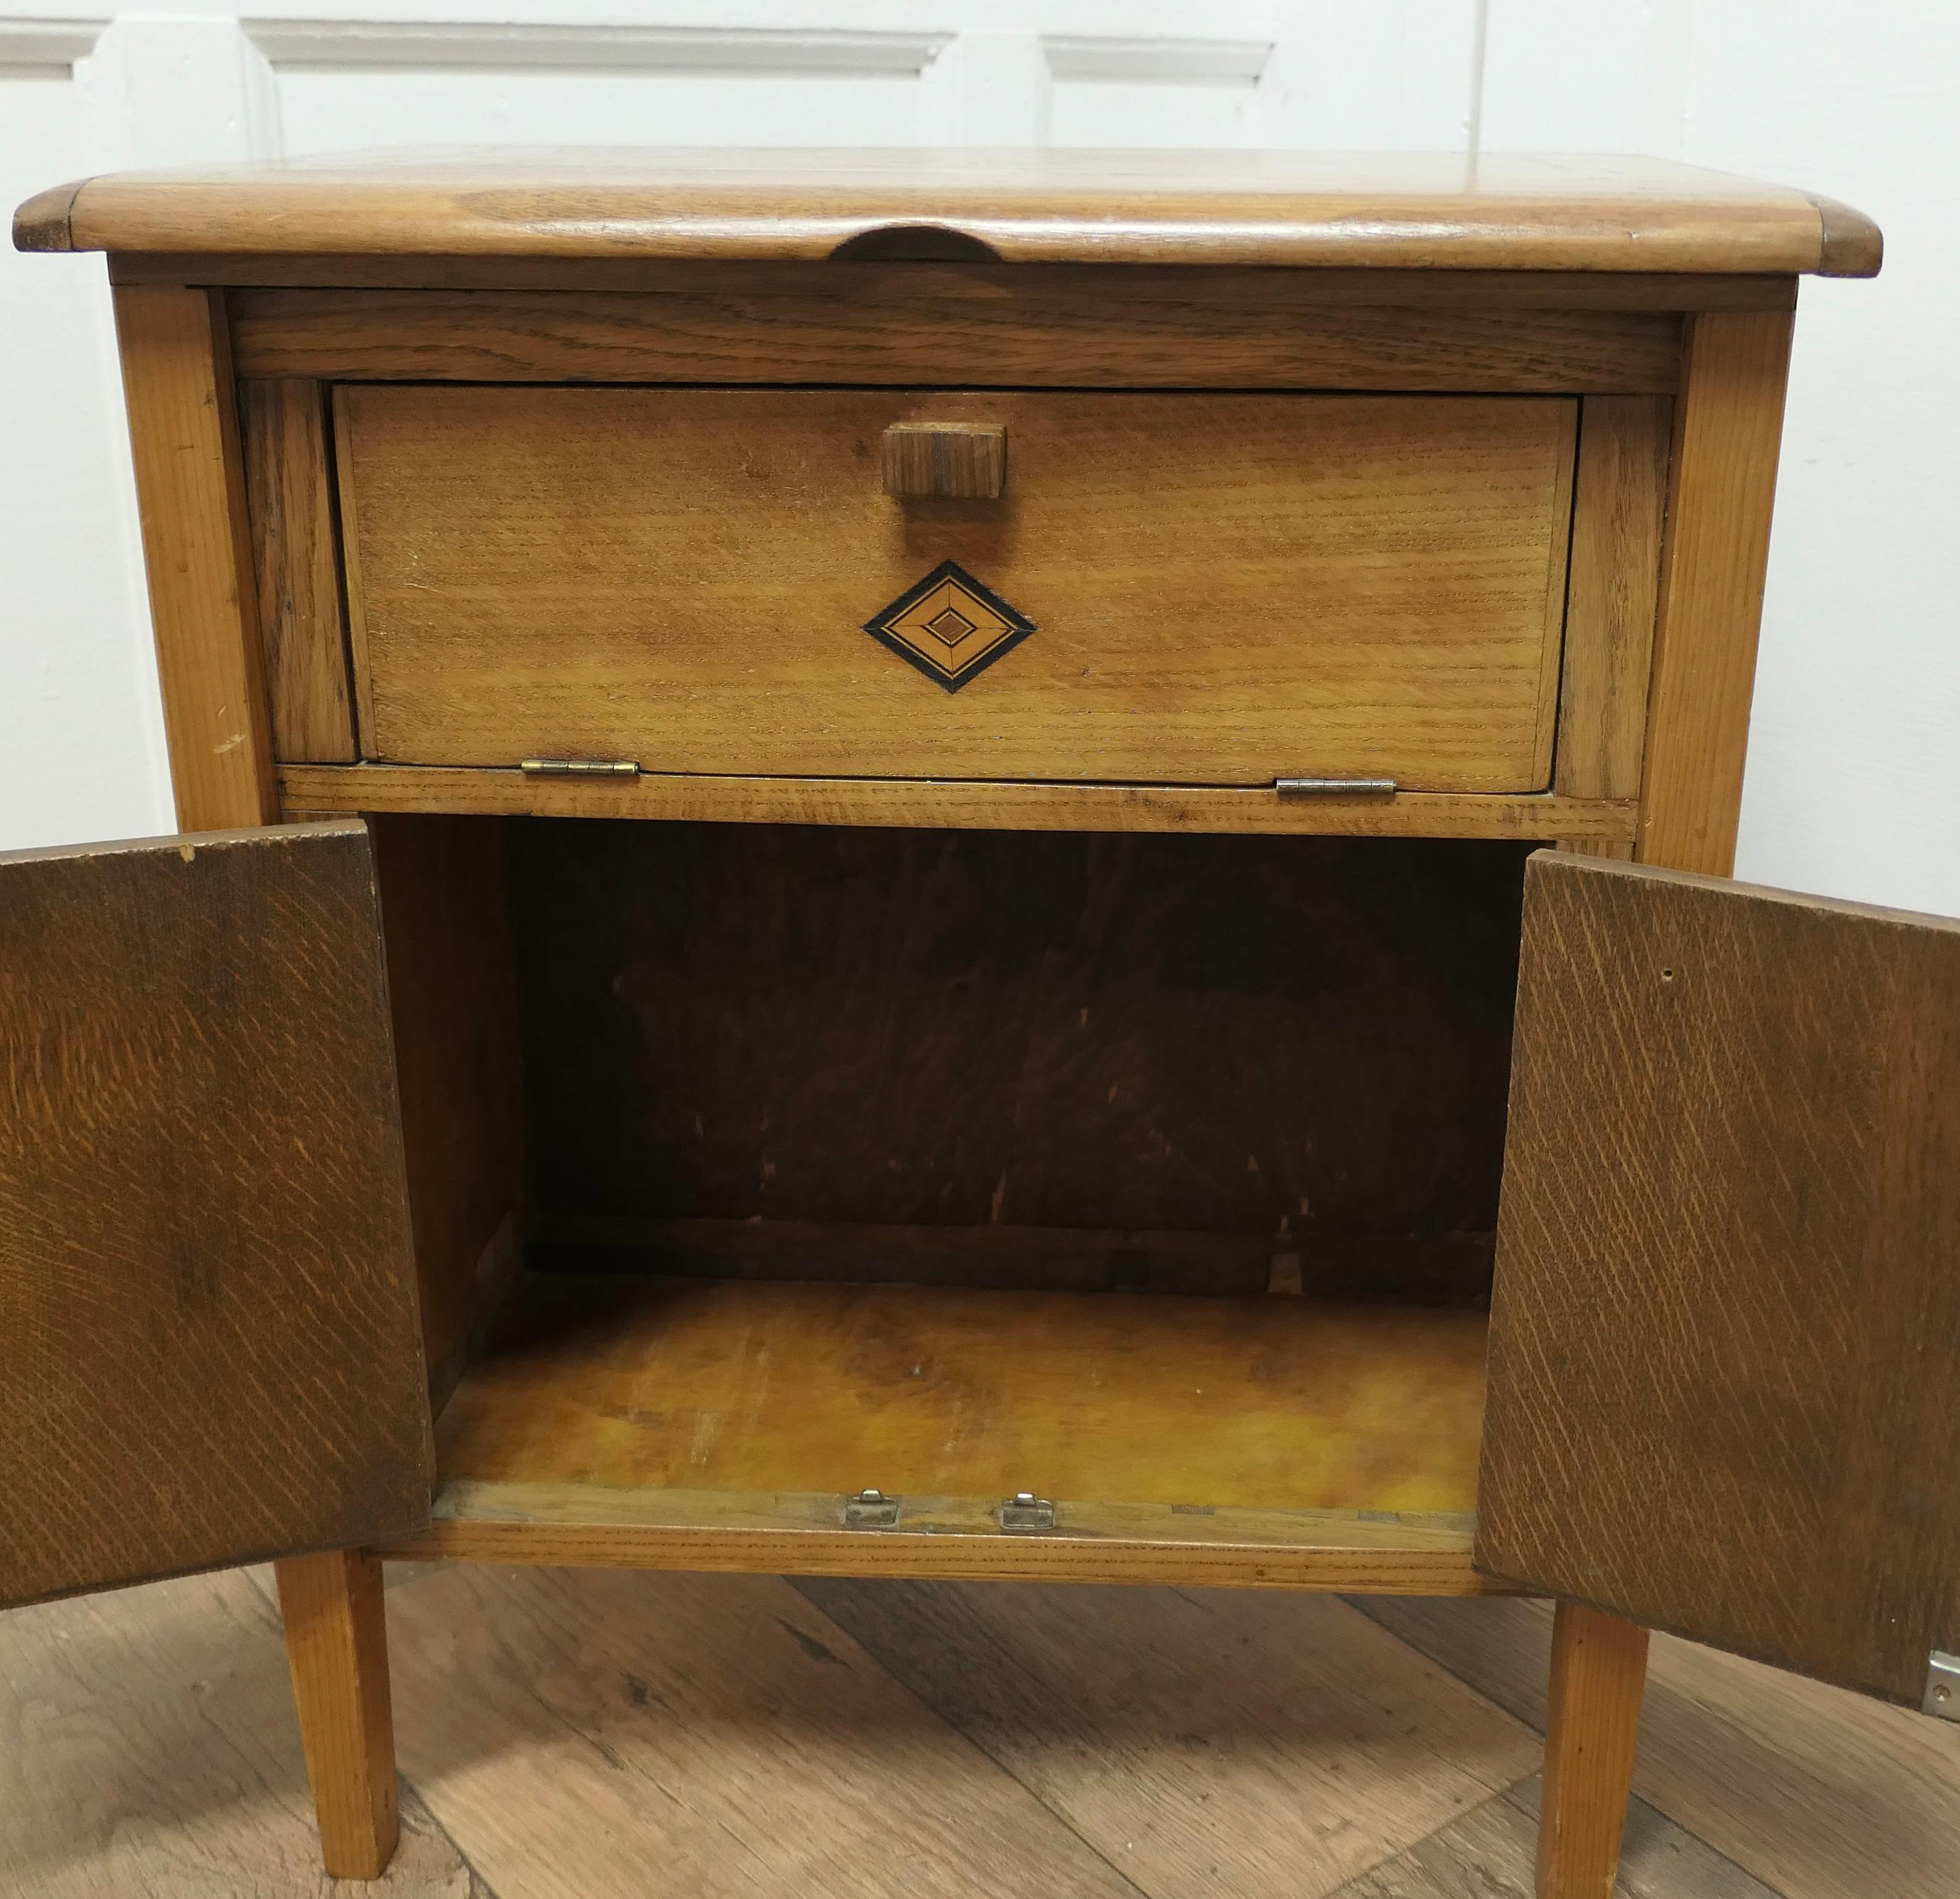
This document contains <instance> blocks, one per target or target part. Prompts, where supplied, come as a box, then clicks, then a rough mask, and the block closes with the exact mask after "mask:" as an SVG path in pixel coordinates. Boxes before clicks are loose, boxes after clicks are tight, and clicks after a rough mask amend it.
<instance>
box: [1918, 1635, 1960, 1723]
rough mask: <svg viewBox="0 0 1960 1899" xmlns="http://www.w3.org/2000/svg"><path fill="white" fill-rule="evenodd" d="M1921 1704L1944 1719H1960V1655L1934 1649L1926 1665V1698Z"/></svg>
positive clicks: (1928, 1711)
mask: <svg viewBox="0 0 1960 1899" xmlns="http://www.w3.org/2000/svg"><path fill="white" fill-rule="evenodd" d="M1919 1705H1920V1707H1921V1708H1922V1709H1923V1710H1925V1711H1926V1713H1928V1714H1934V1715H1937V1716H1939V1719H1941V1720H1943V1721H1960V1655H1949V1654H1948V1653H1947V1652H1946V1650H1945V1649H1934V1650H1933V1653H1932V1655H1931V1656H1930V1658H1929V1659H1928V1660H1927V1665H1926V1699H1925V1700H1923V1701H1922V1702H1921V1703H1920V1704H1919Z"/></svg>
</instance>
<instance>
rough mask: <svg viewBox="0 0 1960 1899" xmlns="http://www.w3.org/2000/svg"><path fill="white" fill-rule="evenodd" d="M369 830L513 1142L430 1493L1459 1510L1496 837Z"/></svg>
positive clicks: (1229, 1525)
mask: <svg viewBox="0 0 1960 1899" xmlns="http://www.w3.org/2000/svg"><path fill="white" fill-rule="evenodd" d="M418 825H450V826H452V827H456V828H459V829H468V830H469V832H470V833H471V835H472V836H473V838H476V839H477V840H478V841H477V843H476V845H473V848H477V849H481V850H483V851H486V852H488V851H494V852H495V853H496V854H498V855H500V856H501V872H500V876H501V895H500V897H499V899H498V906H499V916H500V921H501V925H502V927H504V929H506V930H508V956H509V965H508V966H509V969H510V972H511V979H510V990H509V996H510V1000H509V1005H508V1006H509V1010H510V1015H511V1023H510V1024H509V1025H508V1027H507V1030H506V1033H507V1034H508V1048H509V1051H510V1055H511V1081H510V1083H509V1084H508V1085H509V1087H510V1089H511V1112H512V1113H513V1114H514V1115H516V1116H517V1118H520V1120H521V1122H522V1126H523V1148H524V1159H523V1163H522V1165H521V1168H520V1169H518V1170H517V1172H518V1174H519V1175H520V1176H521V1181H522V1187H521V1191H511V1192H510V1193H508V1194H507V1198H508V1199H509V1200H510V1201H511V1202H512V1210H511V1217H510V1220H509V1222H508V1224H507V1225H506V1226H504V1229H503V1231H504V1233H506V1235H507V1236H509V1237H511V1239H514V1241H515V1242H517V1250H518V1252H520V1254H521V1270H520V1271H518V1272H517V1274H515V1275H514V1277H507V1276H506V1275H504V1274H501V1273H499V1272H496V1271H490V1270H488V1269H487V1268H481V1267H480V1263H479V1271H478V1272H477V1274H476V1279H475V1280H473V1297H474V1296H476V1294H475V1291H474V1289H475V1288H476V1287H481V1286H482V1285H488V1284H495V1285H497V1286H498V1287H500V1288H502V1289H503V1290H502V1292H501V1297H500V1298H498V1299H496V1300H495V1301H494V1302H493V1301H492V1300H491V1299H488V1298H478V1299H477V1302H476V1303H477V1304H478V1305H479V1307H480V1308H481V1310H480V1312H479V1314H478V1315H477V1318H476V1321H475V1322H473V1323H463V1322H459V1324H458V1325H457V1328H455V1329H456V1334H457V1337H456V1341H455V1342H454V1344H453V1350H452V1354H451V1357H452V1363H450V1366H449V1367H448V1368H447V1370H448V1375H447V1376H439V1377H438V1394H439V1396H441V1397H443V1398H444V1399H445V1400H446V1401H445V1402H444V1404H443V1407H442V1410H441V1414H440V1417H439V1420H438V1455H439V1458H440V1462H441V1471H442V1482H443V1486H444V1490H443V1495H442V1496H441V1497H439V1499H438V1515H439V1516H441V1514H442V1513H444V1511H445V1510H447V1511H448V1512H449V1513H450V1514H452V1515H458V1514H460V1515H466V1516H467V1515H477V1516H494V1517H498V1518H499V1519H501V1520H504V1521H510V1522H517V1521H533V1520H543V1519H551V1518H552V1517H554V1516H556V1517H558V1518H560V1519H565V1520H571V1519H576V1520H579V1521H582V1522H600V1521H604V1522H614V1523H616V1524H619V1525H633V1524H644V1523H649V1522H663V1523H669V1524H673V1525H680V1524H698V1525H715V1524H724V1525H725V1524H727V1523H729V1522H734V1521H738V1520H739V1521H743V1522H747V1521H750V1520H753V1521H755V1522H759V1523H762V1524H766V1525H790V1526H798V1527H803V1528H823V1527H824V1526H825V1525H828V1526H829V1527H830V1528H838V1526H839V1525H841V1524H842V1522H843V1521H844V1519H843V1516H842V1506H843V1503H844V1500H845V1498H846V1497H851V1496H855V1495H856V1494H857V1493H859V1492H861V1491H863V1490H867V1489H872V1488H875V1489H877V1490H879V1491H880V1492H882V1493H883V1494H884V1495H885V1497H888V1498H889V1497H897V1498H899V1499H901V1500H902V1511H903V1516H902V1522H901V1525H900V1527H901V1528H908V1527H909V1528H918V1529H924V1530H938V1531H947V1530H959V1529H967V1530H970V1531H972V1532H975V1534H990V1533H991V1534H999V1533H1001V1532H1000V1531H999V1526H998V1505H999V1504H1000V1503H1001V1500H1002V1499H1004V1498H1006V1497H1010V1496H1012V1495H1013V1494H1014V1493H1018V1492H1031V1493H1034V1494H1035V1495H1036V1496H1037V1497H1040V1498H1042V1499H1043V1500H1053V1501H1055V1503H1056V1504H1057V1508H1058V1513H1060V1515H1061V1519H1064V1520H1062V1521H1061V1522H1058V1528H1061V1529H1067V1528H1069V1527H1070V1525H1071V1523H1072V1524H1073V1525H1074V1527H1075V1528H1077V1529H1078V1530H1079V1531H1080V1532H1081V1533H1082V1534H1084V1535H1093V1536H1097V1537H1103V1538H1122V1537H1125V1536H1137V1535H1149V1536H1150V1537H1153V1538H1156V1537H1159V1536H1163V1535H1170V1536H1175V1537H1179V1538H1185V1539H1186V1540H1189V1539H1194V1538H1195V1539H1198V1540H1202V1539H1204V1538H1206V1537H1208V1536H1212V1535H1216V1536H1217V1537H1220V1538H1234V1539H1237V1540H1239V1541H1244V1540H1245V1539H1246V1538H1248V1537H1251V1538H1252V1540H1254V1541H1260V1540H1262V1539H1263V1540H1266V1541H1277V1542H1278V1543H1281V1544H1284V1543H1285V1542H1287V1541H1288V1540H1289V1539H1293V1540H1298V1539H1299V1538H1308V1539H1309V1540H1311V1539H1312V1538H1316V1537H1319V1538H1325V1536H1327V1535H1332V1534H1335V1532H1336V1531H1337V1530H1338V1525H1339V1524H1341V1523H1346V1524H1348V1525H1354V1524H1357V1523H1358V1524H1361V1525H1372V1526H1373V1527H1372V1530H1371V1534H1372V1535H1373V1538H1374V1539H1375V1540H1376V1541H1385V1542H1386V1543H1388V1544H1392V1545H1394V1546H1395V1547H1398V1548H1400V1547H1424V1546H1425V1545H1424V1538H1432V1539H1441V1541H1440V1543H1438V1544H1437V1547H1441V1545H1442V1544H1443V1543H1449V1544H1450V1546H1451V1547H1452V1548H1455V1547H1456V1545H1457V1544H1462V1545H1463V1546H1464V1547H1467V1538H1468V1517H1467V1514H1466V1513H1468V1512H1469V1511H1470V1510H1471V1509H1472V1508H1473V1507H1474V1503H1475V1468H1476V1458H1477V1439H1478V1427H1479V1424H1480V1421H1481V1411H1482V1403H1483V1353H1484V1330H1485V1313H1486V1311H1487V1309H1488V1290H1489V1284H1490V1271H1491V1243H1492V1232H1493V1229H1494V1225H1495V1218H1496V1206H1497V1185H1498V1177H1499V1170H1500V1164H1501V1158H1502V1149H1503V1118H1504V1107H1505V1097H1506V1093H1507V1081H1508V1068H1509V1054H1510V1022H1511V1007H1512V997H1513V989H1514V987H1515V983H1516V960H1517V941H1518V921H1519V892H1520V888H1521V882H1522V876H1523V862H1524V859H1525V857H1526V855H1527V854H1528V849H1529V847H1526V846H1521V845H1509V844H1503V843H1494V842H1485V843H1462V842H1443V841H1429V840H1410V839H1392V840H1373V839H1353V838H1305V837H1255V838H1247V837H1225V836H1210V835H1207V836H1178V835H1085V834H1080V833H1068V834H1040V833H1017V832H974V831H945V830H939V831H926V830H904V829H850V828H844V827H835V828H830V827H797V826H768V825H688V824H661V823H635V822H609V821H597V820H583V821H551V820H543V819H509V820H502V821H494V820H454V819H399V820H395V821H393V828H395V829H401V828H406V827H413V826H418ZM391 849H392V850H393V851H395V853H396V857H397V858H398V859H399V857H400V855H401V850H400V847H399V844H398V843H397V842H396V841H394V840H393V839H391V838H390V836H389V835H387V833H386V832H384V834H383V877H384V892H385V893H387V894H388V895H389V897H390V911H389V924H388V927H389V930H390V937H391V939H392V938H393V937H394V936H395V935H396V932H397V927H398V925H397V915H396V903H395V891H394V889H393V888H392V887H391V886H390V881H389V876H388V862H389V857H390V851H391ZM396 883H397V884H399V883H400V880H399V879H397V880H396ZM427 888H428V886H427V884H426V882H425V883H424V884H422V885H418V886H415V889H416V890H417V891H418V892H422V893H423V894H422V895H416V894H413V893H412V892H409V890H407V889H403V892H402V895H401V899H400V902H401V907H402V908H403V909H404V910H407V909H410V908H413V907H415V905H418V903H425V902H428V901H429V899H428V896H427V895H426V891H427ZM413 1005H414V998H413V997H409V996H404V995H403V994H400V993H399V991H398V994H397V997H396V1010H397V1015H398V1018H401V1017H403V1015H404V1012H405V1011H407V1010H411V1009H412V1007H413ZM413 1033H414V1030H413V1025H412V1022H403V1023H401V1024H400V1026H399V1029H398V1041H399V1042H400V1043H401V1045H402V1048H403V1055H404V1059H405V1063H406V1061H407V1058H408V1056H409V1051H411V1049H412V1046H413V1042H412V1036H413ZM481 1080H482V1075H481V1074H479V1082H480V1081H481ZM411 1083H412V1077H410V1076H409V1074H407V1073H406V1071H405V1075H404V1090H405V1096H407V1095H408V1094H409V1093H411V1092H412V1088H411ZM409 1126H410V1134H411V1142H410V1147H411V1153H410V1162H411V1172H412V1175H413V1174H414V1172H415V1151H414V1149H415V1141H414V1139H413V1136H414V1133H415V1120H414V1117H412V1116H411V1117H410V1121H409ZM498 1164H509V1165H514V1163H498ZM516 1182H517V1175H513V1176H511V1179H510V1180H509V1182H508V1185H510V1186H511V1187H512V1188H514V1187H515V1186H516ZM413 1187H414V1182H413V1179H412V1190H413ZM426 1277H427V1274H426V1270H425V1280H426ZM427 1303H428V1290H427V1287H426V1284H425V1307H426V1306H427ZM493 1303H494V1306H495V1310H494V1312H492V1310H491V1307H492V1305H493ZM431 1355H432V1357H435V1356H437V1353H436V1350H435V1344H434V1341H432V1342H431ZM1337 1519H1338V1522H1337ZM1330 1525H1334V1528H1332V1529H1331V1528H1330ZM863 1534H864V1535H867V1536H869V1535H870V1532H869V1531H866V1532H863ZM1346 1534H1347V1533H1346V1532H1341V1535H1346ZM1452 1539H1454V1541H1452ZM1337 1540H1338V1536H1337ZM1348 1540H1350V1541H1351V1540H1352V1538H1351V1536H1350V1537H1349V1538H1348ZM869 1560H870V1559H869V1558H868V1557H867V1561H869ZM783 1561H784V1564H786V1565H791V1564H792V1563H793V1559H791V1558H790V1557H787V1556H786V1557H784V1559H783ZM873 1567H875V1564H873Z"/></svg>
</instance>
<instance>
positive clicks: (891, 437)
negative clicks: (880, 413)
mask: <svg viewBox="0 0 1960 1899" xmlns="http://www.w3.org/2000/svg"><path fill="white" fill-rule="evenodd" d="M1006 485H1007V430H1006V429H1005V428H1001V427H1000V426H999V425H997V424H994V423H991V422H894V423H893V425H891V427H890V428H888V429H886V431H885V492H886V494H887V495H892V496H893V497H894V498H896V499H897V500H899V501H998V500H999V499H1000V498H1001V489H1002V488H1004V487H1005V486H1006Z"/></svg>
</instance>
